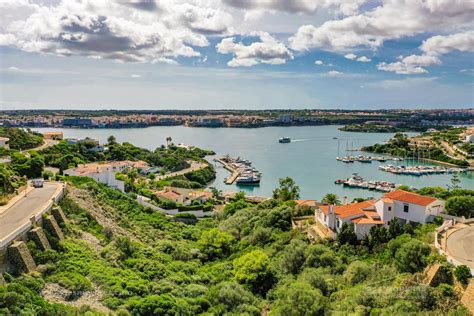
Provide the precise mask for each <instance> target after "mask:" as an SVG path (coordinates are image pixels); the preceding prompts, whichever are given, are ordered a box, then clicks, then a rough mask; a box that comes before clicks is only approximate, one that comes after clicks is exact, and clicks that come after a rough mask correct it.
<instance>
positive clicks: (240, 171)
mask: <svg viewBox="0 0 474 316" xmlns="http://www.w3.org/2000/svg"><path fill="white" fill-rule="evenodd" d="M214 161H216V162H218V163H220V164H222V165H223V166H224V168H225V169H226V170H228V171H230V172H231V175H230V176H228V177H227V178H225V180H224V183H225V184H227V185H230V184H233V183H234V182H237V184H258V183H259V182H260V175H261V174H260V173H259V172H258V171H257V170H256V169H255V168H252V167H251V164H252V163H251V162H250V161H248V160H241V159H240V158H231V157H229V156H227V157H224V158H215V159H214ZM239 181H240V182H242V183H239Z"/></svg>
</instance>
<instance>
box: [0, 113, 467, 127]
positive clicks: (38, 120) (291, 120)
mask: <svg viewBox="0 0 474 316" xmlns="http://www.w3.org/2000/svg"><path fill="white" fill-rule="evenodd" d="M330 124H336V125H346V126H345V127H344V128H343V130H348V131H360V132H397V131H410V130H413V131H424V130H426V129H428V128H430V127H435V126H438V127H439V126H462V125H472V124H474V109H430V110H418V109H399V110H357V111H355V110H318V109H308V110H198V111H178V110H176V111H172V110H159V111H158V110H157V111H145V110H143V111H140V110H138V111H119V110H110V111H109V110H98V111H78V110H29V111H22V110H13V111H0V125H3V126H10V127H60V128H69V127H70V128H130V127H147V126H176V125H183V126H189V127H216V128H217V127H237V128H239V127H240V128H258V127H267V126H304V125H330Z"/></svg>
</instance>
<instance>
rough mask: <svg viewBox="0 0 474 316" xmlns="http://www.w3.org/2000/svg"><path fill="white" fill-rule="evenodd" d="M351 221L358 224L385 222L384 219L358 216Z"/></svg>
mask: <svg viewBox="0 0 474 316" xmlns="http://www.w3.org/2000/svg"><path fill="white" fill-rule="evenodd" d="M351 222H353V223H355V224H358V225H362V224H376V225H378V224H385V223H384V221H382V220H380V219H378V220H377V219H373V218H370V217H358V218H354V219H353V220H351Z"/></svg>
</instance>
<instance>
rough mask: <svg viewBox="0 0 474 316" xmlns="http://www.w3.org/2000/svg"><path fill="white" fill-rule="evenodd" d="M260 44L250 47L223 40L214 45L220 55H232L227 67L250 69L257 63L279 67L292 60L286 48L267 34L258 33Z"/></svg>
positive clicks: (256, 43) (233, 39) (233, 40)
mask: <svg viewBox="0 0 474 316" xmlns="http://www.w3.org/2000/svg"><path fill="white" fill-rule="evenodd" d="M259 38H260V42H253V43H252V44H250V45H247V46H246V45H244V44H242V43H236V42H235V38H233V37H229V38H224V39H222V41H221V42H220V43H219V44H217V45H216V48H217V51H218V52H219V53H221V54H233V55H234V58H233V59H232V60H230V61H229V62H228V63H227V65H228V66H229V67H251V66H254V65H257V64H259V63H263V64H271V65H279V64H284V63H286V61H287V60H291V59H293V54H292V53H291V52H290V51H289V50H288V48H286V46H285V45H284V44H283V43H281V42H279V41H278V40H276V39H275V38H274V37H272V36H271V35H270V34H268V33H264V32H262V33H259Z"/></svg>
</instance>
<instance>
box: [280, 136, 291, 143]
mask: <svg viewBox="0 0 474 316" xmlns="http://www.w3.org/2000/svg"><path fill="white" fill-rule="evenodd" d="M278 142H279V143H282V144H286V143H291V138H289V137H282V138H280V139H279V140H278Z"/></svg>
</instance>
